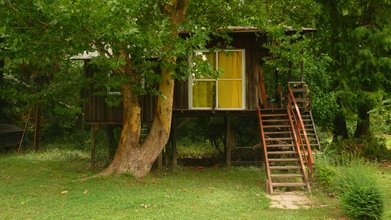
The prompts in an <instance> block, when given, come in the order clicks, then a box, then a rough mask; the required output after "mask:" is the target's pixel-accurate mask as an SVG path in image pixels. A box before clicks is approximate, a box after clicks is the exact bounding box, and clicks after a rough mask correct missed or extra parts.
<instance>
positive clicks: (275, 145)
mask: <svg viewBox="0 0 391 220" xmlns="http://www.w3.org/2000/svg"><path fill="white" fill-rule="evenodd" d="M266 147H293V144H266Z"/></svg>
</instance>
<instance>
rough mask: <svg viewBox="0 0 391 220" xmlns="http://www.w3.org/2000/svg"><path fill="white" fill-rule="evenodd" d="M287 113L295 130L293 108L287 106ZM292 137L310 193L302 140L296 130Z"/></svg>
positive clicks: (293, 130) (293, 131)
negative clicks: (301, 144) (301, 146)
mask: <svg viewBox="0 0 391 220" xmlns="http://www.w3.org/2000/svg"><path fill="white" fill-rule="evenodd" d="M289 101H290V100H289ZM287 112H288V117H289V124H290V125H291V127H292V128H294V124H293V120H292V108H290V107H289V106H287ZM293 117H294V116H293ZM292 136H293V141H294V144H295V149H296V151H297V154H298V155H299V164H300V167H301V170H302V174H303V178H304V180H305V183H306V184H307V189H308V190H309V191H310V186H309V185H308V175H307V173H306V172H305V168H304V167H305V166H304V162H303V157H302V156H301V155H302V154H301V149H300V144H299V143H300V141H299V140H300V139H301V138H299V137H298V136H297V133H296V130H295V129H292Z"/></svg>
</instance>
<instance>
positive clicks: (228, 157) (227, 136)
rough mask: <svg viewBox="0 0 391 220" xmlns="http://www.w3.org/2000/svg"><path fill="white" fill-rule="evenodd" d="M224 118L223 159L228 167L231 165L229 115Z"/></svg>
mask: <svg viewBox="0 0 391 220" xmlns="http://www.w3.org/2000/svg"><path fill="white" fill-rule="evenodd" d="M224 119H225V120H224V121H225V128H226V131H225V161H226V165H227V167H228V168H230V167H231V159H232V143H231V141H232V140H231V116H226V117H225V118H224Z"/></svg>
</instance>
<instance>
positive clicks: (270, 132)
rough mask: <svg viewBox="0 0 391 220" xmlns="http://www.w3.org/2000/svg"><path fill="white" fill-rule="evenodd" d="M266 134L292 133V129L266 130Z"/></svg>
mask: <svg viewBox="0 0 391 220" xmlns="http://www.w3.org/2000/svg"><path fill="white" fill-rule="evenodd" d="M264 134H265V135H267V134H291V132H290V131H266V132H264Z"/></svg>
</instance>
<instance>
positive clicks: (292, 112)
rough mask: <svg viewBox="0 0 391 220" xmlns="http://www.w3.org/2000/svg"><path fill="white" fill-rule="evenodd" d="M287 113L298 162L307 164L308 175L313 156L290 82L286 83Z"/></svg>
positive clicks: (310, 171) (310, 173)
mask: <svg viewBox="0 0 391 220" xmlns="http://www.w3.org/2000/svg"><path fill="white" fill-rule="evenodd" d="M287 110H288V115H289V118H290V121H291V123H292V124H291V125H292V128H293V131H292V132H293V137H294V139H295V141H294V143H295V147H296V150H297V152H298V154H299V159H300V163H304V162H303V159H302V158H304V159H305V165H306V166H307V168H308V169H307V171H308V175H309V176H311V175H312V165H313V163H314V158H313V156H312V150H311V145H310V142H309V140H308V137H307V132H306V129H305V126H304V122H303V119H302V117H301V113H300V109H299V106H298V105H297V102H296V99H295V95H294V93H293V91H292V88H291V86H290V84H289V85H288V106H287Z"/></svg>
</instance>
